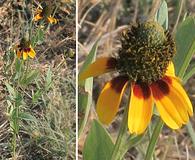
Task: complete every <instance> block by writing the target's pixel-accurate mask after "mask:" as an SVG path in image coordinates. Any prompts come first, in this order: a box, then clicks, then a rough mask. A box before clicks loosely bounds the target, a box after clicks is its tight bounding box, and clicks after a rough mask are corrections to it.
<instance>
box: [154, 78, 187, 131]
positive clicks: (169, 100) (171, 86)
mask: <svg viewBox="0 0 195 160" xmlns="http://www.w3.org/2000/svg"><path fill="white" fill-rule="evenodd" d="M175 83H177V85H178V81H177V80H175V79H174V78H173V79H172V78H170V77H165V78H163V79H162V80H159V81H157V82H154V83H153V84H152V85H151V89H152V94H153V97H154V100H155V103H156V106H157V109H158V111H159V113H160V115H161V118H162V119H163V121H164V122H165V123H166V124H167V126H169V127H170V128H172V129H178V128H180V127H181V126H182V124H186V123H187V122H188V120H189V115H188V110H187V108H188V107H189V106H188V107H186V105H189V102H190V101H189V102H188V100H189V99H186V95H185V96H184V94H183V91H184V90H181V87H180V88H179V89H177V88H176V87H175V85H176V84H175ZM186 102H188V103H186Z"/></svg>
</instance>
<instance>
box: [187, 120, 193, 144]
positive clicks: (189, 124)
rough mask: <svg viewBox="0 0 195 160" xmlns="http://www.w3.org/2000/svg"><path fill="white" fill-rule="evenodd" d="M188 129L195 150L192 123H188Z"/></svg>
mask: <svg viewBox="0 0 195 160" xmlns="http://www.w3.org/2000/svg"><path fill="white" fill-rule="evenodd" d="M187 129H188V132H189V134H190V137H191V139H192V143H193V147H194V148H195V132H194V129H193V127H192V124H191V122H188V124H187Z"/></svg>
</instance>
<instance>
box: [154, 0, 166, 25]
mask: <svg viewBox="0 0 195 160" xmlns="http://www.w3.org/2000/svg"><path fill="white" fill-rule="evenodd" d="M155 20H156V21H157V22H158V23H159V24H161V26H163V28H164V29H168V8H167V2H166V1H165V0H163V1H162V3H161V5H160V8H159V10H158V11H157V13H156V15H155Z"/></svg>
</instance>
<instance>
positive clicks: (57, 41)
mask: <svg viewBox="0 0 195 160" xmlns="http://www.w3.org/2000/svg"><path fill="white" fill-rule="evenodd" d="M54 2H55V4H56V7H57V8H56V13H55V17H56V18H57V19H58V20H59V22H58V23H57V24H56V25H51V26H49V27H48V28H47V30H46V31H45V36H44V40H43V41H42V42H41V43H40V44H38V45H37V46H36V47H35V50H36V53H37V56H36V58H35V59H34V60H31V61H30V65H29V66H30V68H31V69H38V70H39V71H40V74H39V76H38V78H37V79H36V81H35V82H32V83H31V84H30V85H29V86H28V87H27V88H25V90H23V94H22V95H23V99H24V106H23V108H22V109H23V111H25V112H28V113H31V115H33V116H34V117H36V119H37V122H36V123H35V122H30V121H27V122H26V121H21V122H20V132H19V135H18V139H17V150H16V151H17V153H16V155H15V157H13V153H12V149H11V145H10V142H11V129H10V124H9V115H8V104H7V99H8V92H7V91H6V88H5V85H4V83H5V81H8V82H11V75H12V74H13V73H14V71H15V68H14V67H15V66H14V61H15V60H13V61H12V60H10V59H8V60H5V58H6V55H8V54H9V50H10V48H11V47H12V46H13V45H14V44H15V43H16V42H19V40H20V39H21V37H22V35H23V33H24V32H26V31H28V29H29V28H30V26H28V25H27V24H26V22H27V21H28V20H30V19H31V18H32V16H33V15H32V13H34V11H35V10H36V8H37V6H38V4H39V3H38V1H31V0H30V1H28V0H26V1H16V0H14V1H10V0H4V1H1V2H0V73H1V74H0V159H2V160H4V159H6V160H7V159H17V160H43V159H44V160H55V159H56V160H60V159H62V160H64V159H68V160H69V159H70V160H71V159H75V143H76V139H75V137H76V133H75V132H76V128H75V127H76V124H75V122H76V121H75V117H76V115H75V113H76V112H75V111H76V106H75V90H76V88H75V74H76V70H75V49H76V42H75V35H76V33H75V12H76V11H75V10H76V6H75V1H74V0H72V1H64V0H59V1H57V0H56V1H54ZM67 11H69V12H67ZM28 27H29V28H28ZM33 34H34V32H32V35H33ZM7 64H11V66H9V69H8V70H7V73H5V66H6V65H7ZM49 69H50V70H51V76H52V83H51V86H50V88H49V90H47V91H44V92H42V94H41V96H39V98H38V99H37V100H36V101H35V102H32V97H33V95H34V93H36V92H37V91H39V90H41V89H42V88H44V85H45V82H46V74H47V72H48V70H49ZM7 75H10V77H9V76H7ZM12 82H13V83H14V81H12ZM20 91H21V90H20Z"/></svg>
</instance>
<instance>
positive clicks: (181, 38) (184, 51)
mask: <svg viewBox="0 0 195 160" xmlns="http://www.w3.org/2000/svg"><path fill="white" fill-rule="evenodd" d="M194 28H195V18H194V17H192V16H190V17H187V18H186V19H185V21H183V22H182V23H181V24H180V25H179V27H178V29H177V32H176V36H175V38H176V47H177V54H176V56H175V59H174V64H175V69H176V75H178V76H179V77H180V78H183V76H184V74H185V71H186V69H187V67H188V65H189V63H190V61H191V58H192V56H193V53H194V52H195V29H194Z"/></svg>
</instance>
